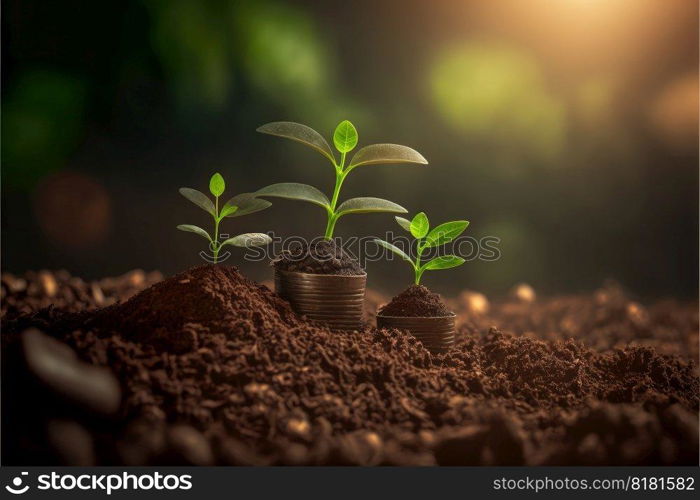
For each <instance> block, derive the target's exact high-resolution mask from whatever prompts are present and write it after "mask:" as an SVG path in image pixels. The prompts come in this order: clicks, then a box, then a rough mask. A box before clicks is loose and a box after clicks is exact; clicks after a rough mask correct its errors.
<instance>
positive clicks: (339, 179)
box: [323, 153, 347, 240]
mask: <svg viewBox="0 0 700 500" xmlns="http://www.w3.org/2000/svg"><path fill="white" fill-rule="evenodd" d="M344 165H345V153H343V154H341V155H340V165H336V166H335V187H334V188H333V197H332V198H331V206H330V209H329V210H328V223H327V224H326V232H325V234H324V236H323V237H324V238H325V239H327V240H330V239H331V238H332V237H333V231H334V230H335V223H336V222H337V221H338V218H337V217H336V213H335V207H336V205H337V204H338V197H339V196H340V188H341V187H342V185H343V181H344V180H345V176H346V175H347V174H346V173H344V172H343V166H344Z"/></svg>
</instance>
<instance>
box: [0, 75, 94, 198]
mask: <svg viewBox="0 0 700 500" xmlns="http://www.w3.org/2000/svg"><path fill="white" fill-rule="evenodd" d="M86 92H87V89H86V85H85V83H84V82H83V81H82V80H81V79H79V78H77V77H75V76H71V75H69V74H67V73H63V72H60V71H54V70H49V69H32V70H25V71H22V72H21V73H20V74H19V75H18V76H17V77H16V78H15V80H14V81H13V83H12V84H11V86H10V88H9V89H8V91H7V95H6V96H4V97H3V113H2V120H3V123H2V146H3V147H2V169H3V182H6V183H8V184H9V185H10V186H15V187H18V188H21V189H26V188H28V187H30V186H32V185H33V184H34V183H35V182H36V181H37V180H38V179H39V178H41V177H42V176H43V175H45V174H47V173H48V172H51V171H54V170H56V169H58V168H61V167H63V166H64V162H65V161H66V158H67V156H68V155H69V154H70V153H71V152H73V150H74V149H75V148H76V147H77V146H78V145H79V143H80V140H81V139H82V136H83V127H84V112H85V104H86Z"/></svg>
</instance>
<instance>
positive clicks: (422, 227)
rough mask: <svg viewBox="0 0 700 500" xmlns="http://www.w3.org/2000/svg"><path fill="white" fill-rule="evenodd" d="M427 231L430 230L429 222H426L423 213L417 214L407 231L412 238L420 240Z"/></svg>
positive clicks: (426, 219) (426, 218)
mask: <svg viewBox="0 0 700 500" xmlns="http://www.w3.org/2000/svg"><path fill="white" fill-rule="evenodd" d="M428 229H430V222H428V216H427V215H425V212H419V213H417V214H416V216H415V217H414V218H413V220H412V221H411V225H410V228H409V230H410V231H411V234H412V235H413V237H414V238H418V239H421V238H422V237H424V236H425V235H426V234H428Z"/></svg>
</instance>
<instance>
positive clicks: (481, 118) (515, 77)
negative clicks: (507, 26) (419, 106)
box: [429, 43, 566, 160]
mask: <svg viewBox="0 0 700 500" xmlns="http://www.w3.org/2000/svg"><path fill="white" fill-rule="evenodd" d="M429 78H430V80H429V83H430V90H431V97H432V101H433V103H434V105H435V108H436V110H437V112H438V113H439V114H440V116H441V117H442V118H443V119H444V120H445V121H446V122H447V123H448V124H449V125H450V126H452V127H453V128H454V129H455V130H457V131H459V132H461V133H462V134H464V135H465V137H468V138H471V139H475V140H479V141H485V142H487V143H490V144H493V145H499V144H500V145H501V147H503V148H507V149H511V150H512V151H517V152H518V153H520V154H530V155H532V156H533V157H534V158H535V159H537V160H552V159H556V158H557V157H558V155H559V154H560V153H561V152H562V150H563V147H564V140H565V133H566V113H565V108H564V105H563V104H562V102H561V101H560V100H559V99H557V98H556V97H555V96H553V95H552V94H551V93H549V92H548V91H547V89H546V88H545V86H544V83H543V78H542V75H541V72H540V70H539V68H538V66H537V64H535V62H534V61H533V60H532V59H530V58H529V57H527V56H526V55H525V54H524V53H521V52H518V51H516V50H513V49H509V48H505V47H501V46H496V45H487V44H481V43H467V44H464V45H461V46H457V47H452V48H448V49H445V50H443V52H442V53H440V54H439V55H438V57H437V58H436V60H435V62H434V64H433V66H432V69H431V71H430V77H429Z"/></svg>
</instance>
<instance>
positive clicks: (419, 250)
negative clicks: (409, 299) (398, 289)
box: [413, 240, 424, 285]
mask: <svg viewBox="0 0 700 500" xmlns="http://www.w3.org/2000/svg"><path fill="white" fill-rule="evenodd" d="M423 250H424V248H423V244H422V243H421V241H420V240H418V248H417V249H416V263H415V264H414V265H413V268H414V269H415V271H416V279H415V281H414V284H416V285H420V279H421V276H423V273H422V272H421V271H420V257H421V254H422V253H423Z"/></svg>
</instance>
